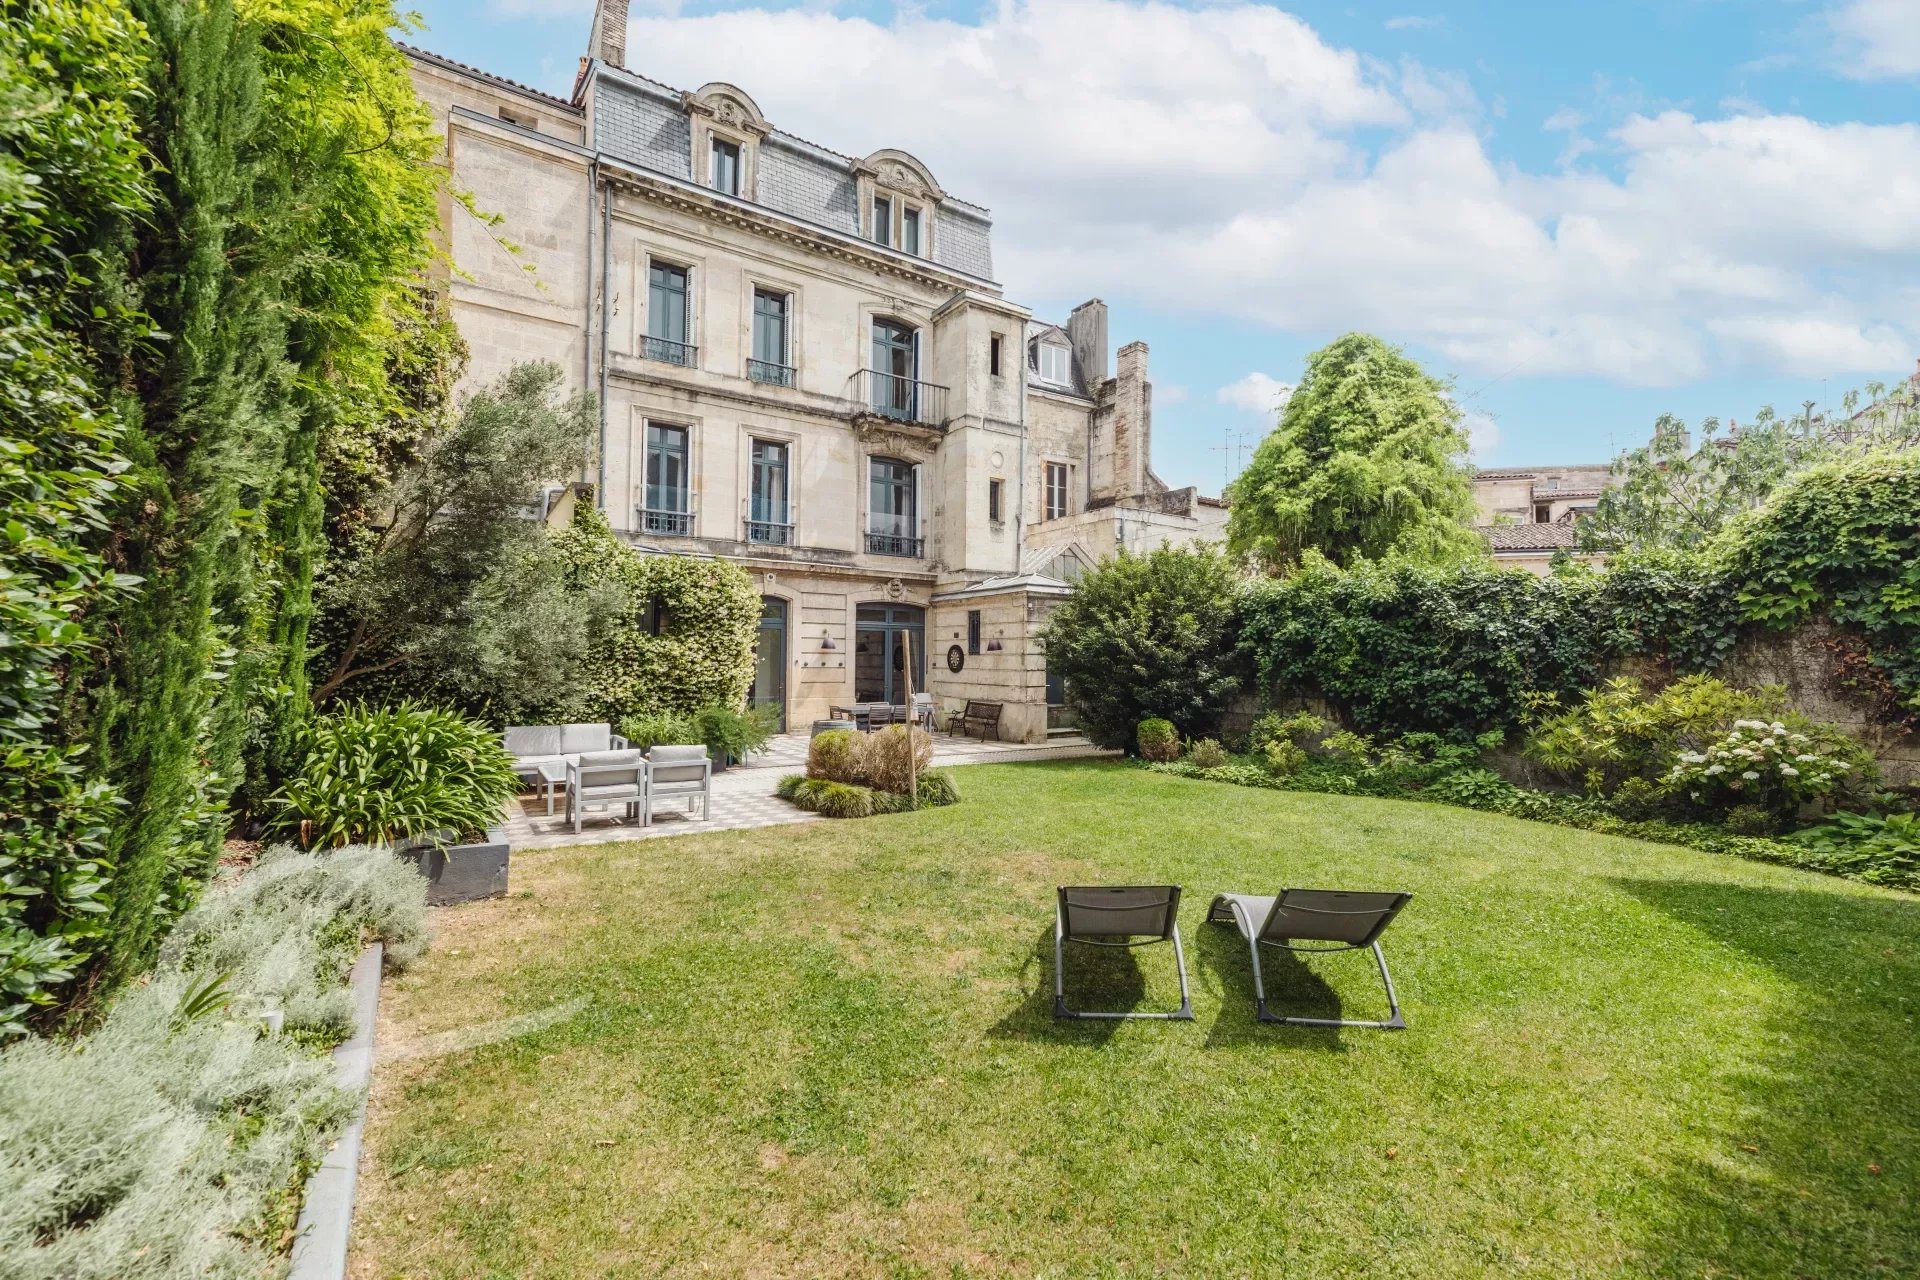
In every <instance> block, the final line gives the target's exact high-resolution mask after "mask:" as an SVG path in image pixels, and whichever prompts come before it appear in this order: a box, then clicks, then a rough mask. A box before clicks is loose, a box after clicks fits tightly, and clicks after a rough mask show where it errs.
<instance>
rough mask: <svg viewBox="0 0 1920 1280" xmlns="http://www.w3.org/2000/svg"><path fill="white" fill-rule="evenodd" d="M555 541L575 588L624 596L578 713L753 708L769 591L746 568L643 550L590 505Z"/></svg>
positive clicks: (616, 717)
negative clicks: (750, 693) (763, 592)
mask: <svg viewBox="0 0 1920 1280" xmlns="http://www.w3.org/2000/svg"><path fill="white" fill-rule="evenodd" d="M554 542H555V550H556V552H557V554H558V557H559V559H560V560H561V562H562V563H563V564H564V565H565V576H566V580H567V585H568V586H569V588H571V589H572V590H575V591H581V592H586V591H593V590H605V589H607V588H609V587H612V588H614V589H616V590H617V591H618V592H619V593H620V594H621V595H622V596H623V597H624V605H623V606H622V607H621V608H620V610H619V612H618V614H617V616H616V618H615V619H614V621H613V625H611V626H608V627H605V628H602V629H601V632H600V634H599V635H598V636H597V637H596V638H595V640H594V642H593V646H592V649H591V651H590V653H589V656H588V659H587V662H586V667H585V672H584V674H583V678H582V686H583V687H582V688H581V690H580V692H579V694H578V700H577V701H576V702H575V703H573V704H572V706H571V707H570V708H569V711H570V713H571V714H572V715H574V716H576V717H577V718H580V719H585V720H591V721H601V720H606V721H610V722H618V721H620V720H623V719H625V718H627V717H628V716H634V715H650V714H658V713H661V712H679V713H682V714H687V713H691V712H695V711H698V710H700V709H702V708H704V707H716V706H717V707H728V708H739V707H741V706H744V705H745V703H746V698H747V689H748V687H749V686H750V685H751V684H752V683H753V655H754V644H755V642H756V640H757V639H758V636H759V628H760V593H759V590H758V589H757V588H756V587H755V586H754V583H753V578H752V577H751V576H750V575H749V574H748V573H747V571H746V570H745V569H742V568H741V567H740V566H739V565H736V564H733V563H731V562H729V561H726V560H717V559H705V558H701V557H698V556H683V555H659V554H650V553H645V552H640V551H636V550H634V549H633V548H631V547H629V546H627V545H626V544H625V543H624V542H622V541H621V540H620V539H619V537H618V536H616V535H615V534H614V532H613V530H612V528H611V527H610V526H609V525H608V524H607V520H606V517H605V516H604V515H602V514H601V513H600V512H599V511H598V510H596V509H595V508H593V507H592V506H591V505H589V504H585V503H583V504H582V505H581V506H580V508H579V509H578V510H577V512H576V514H575V516H574V521H573V525H572V527H571V528H569V529H567V530H565V531H563V532H562V533H561V534H559V535H558V536H557V537H556V538H555V539H554Z"/></svg>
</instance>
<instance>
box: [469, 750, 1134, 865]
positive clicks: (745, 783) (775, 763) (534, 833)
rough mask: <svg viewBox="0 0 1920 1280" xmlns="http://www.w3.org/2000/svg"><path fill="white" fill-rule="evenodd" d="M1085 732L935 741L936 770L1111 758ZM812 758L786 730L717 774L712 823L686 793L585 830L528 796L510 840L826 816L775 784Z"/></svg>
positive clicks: (547, 841) (669, 831) (578, 841)
mask: <svg viewBox="0 0 1920 1280" xmlns="http://www.w3.org/2000/svg"><path fill="white" fill-rule="evenodd" d="M1115 754H1117V753H1115V752H1108V751H1102V750H1101V749H1100V748H1098V747H1095V746H1093V745H1092V744H1091V743H1089V742H1087V740H1086V739H1084V738H1069V739H1064V740H1057V741H1052V742H1044V743H1034V744H1028V743H1017V742H980V741H978V740H976V739H972V738H950V737H947V736H945V735H939V736H937V737H936V738H935V739H934V747H933V763H934V767H935V768H947V767H950V766H954V765H969V764H1009V763H1015V762H1019V761H1026V760H1072V759H1080V758H1087V757H1098V756H1111V755H1115ZM806 764H807V735H806V734H803V733H786V734H781V735H779V736H778V737H776V738H774V739H773V740H772V741H771V742H770V743H768V749H767V750H766V751H765V752H762V753H759V754H756V755H755V756H754V757H753V760H752V761H751V762H750V763H748V764H744V765H735V766H734V767H733V768H731V769H728V770H726V771H725V772H724V773H718V774H715V775H714V778H713V815H712V817H711V818H710V819H708V820H707V821H705V822H702V821H701V820H700V817H699V815H698V813H697V812H694V813H689V812H687V809H686V805H685V802H684V801H682V800H679V799H672V800H661V801H659V802H658V803H656V804H655V806H654V812H653V821H652V823H650V824H648V825H646V826H642V825H640V823H638V822H631V821H628V820H627V818H626V811H625V809H623V808H621V807H619V806H613V807H610V808H607V809H598V810H589V811H588V812H587V813H586V815H585V816H584V818H583V820H582V822H581V826H580V833H579V834H578V835H575V834H574V832H573V828H572V826H571V825H570V824H569V823H568V822H567V819H566V798H565V796H560V797H557V798H556V800H555V802H554V807H553V808H554V811H553V815H552V816H551V817H549V816H548V815H547V803H546V799H545V797H544V796H543V795H534V794H528V795H524V796H521V797H520V798H519V799H518V800H515V801H513V802H512V803H510V804H509V805H508V806H507V815H506V823H505V827H506V833H507V843H508V844H509V845H511V846H512V847H513V848H515V849H562V848H566V847H568V846H571V845H594V844H615V843H619V842H622V841H628V840H659V839H666V838H668V837H671V836H683V835H696V834H698V833H700V832H702V831H741V830H750V829H753V828H757V827H778V826H785V825H787V824H790V823H796V822H818V821H821V819H820V818H819V816H818V815H817V814H811V813H806V812H804V811H802V810H800V809H796V808H794V807H793V806H792V805H790V804H788V803H787V802H786V801H785V800H781V799H779V798H778V797H776V796H775V795H774V794H773V788H774V786H775V784H777V783H778V782H779V780H780V779H781V778H782V777H783V776H784V775H786V774H789V773H798V772H800V771H802V770H804V769H805V768H806Z"/></svg>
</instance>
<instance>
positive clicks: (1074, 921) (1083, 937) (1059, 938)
mask: <svg viewBox="0 0 1920 1280" xmlns="http://www.w3.org/2000/svg"><path fill="white" fill-rule="evenodd" d="M1179 915H1180V887H1179V886H1178V885H1171V884H1167V885H1121V886H1114V885H1062V886H1060V891H1059V898H1058V901H1057V902H1056V904H1055V908H1054V919H1053V1016H1054V1017H1056V1018H1161V1019H1177V1020H1179V1021H1184V1022H1191V1021H1193V999H1192V997H1191V996H1190V995H1188V993H1187V957H1186V953H1185V952H1184V951H1182V950H1181V948H1180V925H1179ZM1069 942H1078V943H1081V944H1083V945H1085V946H1089V947H1144V946H1151V945H1152V944H1153V943H1156V942H1171V943H1173V963H1174V966H1175V967H1176V968H1177V969H1178V970H1179V972H1180V1008H1179V1009H1178V1010H1176V1011H1175V1012H1173V1013H1086V1012H1081V1011H1079V1010H1076V1009H1069V1008H1067V969H1066V964H1067V955H1066V952H1067V944H1068V943H1069Z"/></svg>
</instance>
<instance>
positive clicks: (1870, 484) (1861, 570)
mask: <svg viewBox="0 0 1920 1280" xmlns="http://www.w3.org/2000/svg"><path fill="white" fill-rule="evenodd" d="M1712 550H1713V554H1714V557H1715V560H1716V562H1717V563H1718V564H1719V565H1720V566H1722V568H1723V571H1724V572H1725V573H1726V575H1727V576H1728V577H1729V578H1730V579H1731V580H1732V581H1733V582H1735V583H1737V584H1738V585H1737V586H1736V587H1735V589H1734V590H1735V596H1736V598H1737V600H1738V601H1739V606H1740V609H1741V612H1742V614H1743V616H1744V617H1745V618H1746V619H1748V620H1750V621H1752V622H1756V623H1759V624H1761V625H1763V626H1766V627H1770V628H1772V629H1775V630H1784V629H1786V628H1788V627H1792V626H1795V625H1797V624H1799V623H1802V622H1805V621H1807V620H1809V619H1812V618H1816V617H1819V616H1821V615H1824V616H1826V617H1828V618H1830V619H1832V620H1833V621H1834V622H1836V623H1839V624H1840V625H1841V626H1843V627H1850V628H1854V629H1857V631H1858V632H1859V634H1860V637H1861V639H1862V642H1863V644H1864V648H1865V654H1866V658H1867V661H1868V662H1869V663H1870V664H1871V667H1872V668H1873V669H1874V670H1876V671H1878V672H1879V673H1881V674H1882V675H1883V676H1884V678H1885V679H1886V681H1887V682H1888V683H1889V684H1890V685H1891V686H1892V690H1893V694H1894V700H1895V702H1896V703H1897V706H1898V708H1899V710H1900V712H1901V713H1902V714H1903V716H1904V718H1905V719H1907V720H1908V721H1909V722H1910V723H1920V453H1915V452H1905V453H1897V454H1894V453H1889V454H1878V455H1872V456H1868V457H1864V458H1856V459H1852V460H1848V461H1844V462H1837V463H1831V464H1828V465H1826V466H1821V467H1816V468H1814V469H1813V470H1811V471H1808V472H1806V473H1804V474H1803V475H1801V476H1800V477H1798V478H1797V479H1796V480H1794V481H1793V482H1792V483H1791V484H1789V485H1788V486H1786V487H1785V488H1783V489H1782V490H1780V492H1779V493H1777V494H1776V495H1774V497H1773V498H1772V500H1770V501H1769V502H1768V503H1767V504H1766V505H1765V506H1764V507H1762V508H1760V510H1758V511H1757V512H1755V513H1754V514H1753V515H1752V516H1750V517H1748V518H1747V519H1745V520H1742V521H1740V522H1738V523H1737V524H1735V525H1734V526H1733V527H1731V528H1730V529H1729V530H1728V531H1727V532H1726V533H1725V534H1723V535H1722V537H1721V538H1720V540H1719V541H1718V542H1717V543H1716V544H1715V545H1714V547H1713V549H1712Z"/></svg>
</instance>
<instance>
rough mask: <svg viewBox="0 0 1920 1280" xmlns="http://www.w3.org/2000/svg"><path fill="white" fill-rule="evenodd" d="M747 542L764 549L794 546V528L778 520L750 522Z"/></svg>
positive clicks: (748, 522)
mask: <svg viewBox="0 0 1920 1280" xmlns="http://www.w3.org/2000/svg"><path fill="white" fill-rule="evenodd" d="M747 541H748V542H751V543H754V544H755V545H757V546H762V547H790V546H792V545H793V526H792V525H790V524H782V523H780V522H779V521H777V520H749V521H747Z"/></svg>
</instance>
